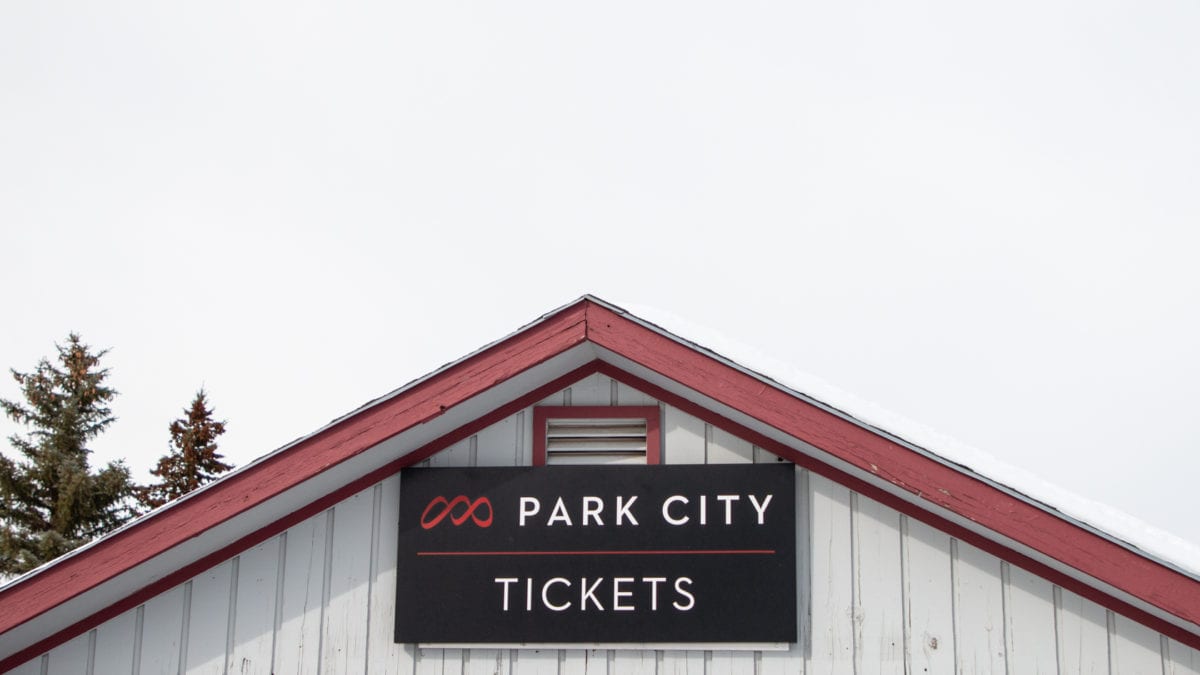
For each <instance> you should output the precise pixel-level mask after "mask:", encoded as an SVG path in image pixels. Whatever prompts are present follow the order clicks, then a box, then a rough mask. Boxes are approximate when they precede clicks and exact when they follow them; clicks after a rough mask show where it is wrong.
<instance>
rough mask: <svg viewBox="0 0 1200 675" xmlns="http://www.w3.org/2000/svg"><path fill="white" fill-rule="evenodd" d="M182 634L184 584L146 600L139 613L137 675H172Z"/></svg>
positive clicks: (176, 664)
mask: <svg viewBox="0 0 1200 675" xmlns="http://www.w3.org/2000/svg"><path fill="white" fill-rule="evenodd" d="M182 634H183V586H182V585H180V586H176V587H175V588H172V589H171V590H169V591H165V592H163V593H160V594H158V595H156V596H154V597H153V598H150V600H148V601H146V604H145V610H144V611H143V614H142V651H141V654H140V655H139V657H138V658H139V659H140V662H141V669H140V675H175V674H176V673H177V672H178V671H179V642H180V639H181V637H182Z"/></svg>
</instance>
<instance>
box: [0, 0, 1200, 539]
mask: <svg viewBox="0 0 1200 675" xmlns="http://www.w3.org/2000/svg"><path fill="white" fill-rule="evenodd" d="M1196 35H1200V5H1198V4H1197V3H1195V2H1193V1H1191V0H1180V1H1179V2H1174V3H1171V2H1155V1H1149V2H1133V1H1128V2H1054V1H1049V2H1047V1H1044V0H1039V1H1038V2H1009V3H990V4H987V5H980V4H970V3H961V2H940V3H938V2H913V3H868V2H842V3H766V2H746V3H701V2H675V3H646V2H637V3H632V2H609V3H601V4H592V5H587V6H579V5H578V3H562V2H520V3H475V2H466V1H459V2H438V3H390V2H389V3H383V2H380V3H374V2H351V3H337V4H333V3H329V4H319V3H315V2H306V1H304V0H298V1H291V2H286V3H284V2H274V3H272V2H259V3H235V2H226V1H214V2H206V3H199V4H197V3H188V4H184V3H162V2H150V1H148V0H147V1H145V2H112V3H100V4H97V3H84V2H49V1H46V0H37V1H33V0H29V1H21V0H18V1H14V2H6V3H3V4H0V255H2V258H0V287H2V288H3V289H4V291H5V292H4V309H3V316H4V317H5V318H4V321H3V330H0V366H3V367H15V368H17V369H19V370H30V369H32V368H33V366H34V364H35V363H36V361H37V359H38V358H39V357H41V356H45V355H50V354H51V353H52V352H53V343H54V342H55V341H61V340H62V339H63V338H64V337H65V335H66V334H67V332H68V331H70V330H75V331H79V332H81V333H82V334H83V336H84V339H85V340H86V341H87V342H89V343H90V344H92V345H94V346H97V347H111V348H112V351H111V353H110V354H109V356H108V357H107V358H106V360H105V363H106V364H107V365H108V366H109V367H110V368H111V369H112V378H111V381H112V383H113V384H114V386H116V387H117V388H118V389H119V390H120V391H121V396H120V398H119V399H118V400H117V402H116V404H115V410H116V412H117V414H118V415H119V417H120V420H119V422H117V423H116V425H114V426H113V428H112V429H111V431H110V432H108V433H107V434H106V435H105V436H103V437H102V438H101V439H100V440H99V441H97V442H96V444H95V447H96V455H95V459H97V460H107V459H111V458H114V457H120V456H125V457H128V460H129V463H130V464H131V466H132V467H133V468H134V470H135V473H136V474H137V475H138V476H139V477H140V478H143V479H144V478H146V477H148V473H147V472H148V469H149V468H150V466H151V465H152V464H153V462H154V461H155V459H156V458H157V457H158V456H159V455H160V454H162V453H163V452H165V451H166V449H167V439H168V434H167V424H168V423H169V422H170V420H171V419H173V418H175V417H177V416H179V415H180V414H181V412H182V408H183V407H184V406H185V405H186V404H187V403H188V401H189V400H190V398H191V396H192V395H193V394H194V392H195V390H196V389H197V388H198V387H200V386H201V385H202V384H203V385H204V386H206V387H207V389H208V391H209V393H210V397H211V401H212V402H213V404H214V405H215V406H216V408H217V412H218V414H219V415H220V416H221V417H224V418H227V419H228V420H229V432H228V433H227V434H226V435H225V436H224V437H223V443H222V447H223V449H224V451H225V452H226V453H227V455H228V456H229V457H230V458H231V459H232V460H233V461H234V462H236V463H237V464H239V465H241V464H244V463H246V462H247V461H249V460H250V459H252V458H254V457H256V456H258V455H261V454H263V453H265V452H268V451H270V450H272V449H274V448H276V447H278V446H280V445H282V444H284V443H286V442H287V441H289V440H291V439H293V438H295V437H297V436H300V435H304V434H306V433H308V432H311V431H313V430H314V429H316V428H317V427H319V426H321V425H322V424H324V423H325V422H327V421H328V420H330V419H331V418H334V417H336V416H338V415H341V414H343V413H345V412H347V411H349V410H351V409H352V408H354V407H356V406H358V405H360V404H362V403H364V402H365V401H367V400H369V399H371V398H373V397H375V396H378V395H381V394H383V393H385V392H387V391H389V390H391V389H393V388H395V387H397V386H399V385H401V384H403V383H404V382H406V381H407V380H409V379H411V378H413V377H417V376H419V375H421V374H424V373H426V372H428V371H430V370H432V369H434V368H436V367H437V366H439V365H441V364H442V363H444V362H446V361H449V360H452V359H455V358H457V357H459V356H461V355H463V354H465V353H467V352H469V351H471V350H473V349H475V348H477V347H479V346H481V345H483V344H484V343H486V342H489V341H491V340H493V339H496V338H498V337H501V336H503V335H505V334H507V333H508V332H510V331H512V330H513V329H515V328H517V327H518V326H520V325H522V324H524V323H526V322H527V321H529V320H531V319H533V318H535V317H536V316H538V315H540V314H541V313H543V312H545V311H547V310H549V309H552V308H554V307H557V306H559V305H561V304H562V303H564V302H567V301H568V300H571V299H573V298H575V297H577V296H578V295H580V294H582V293H585V292H590V293H595V294H597V295H599V296H600V297H602V298H606V299H610V300H613V301H616V302H618V303H619V302H630V303H640V304H644V305H648V306H653V307H659V308H663V309H665V310H669V311H671V312H674V313H676V314H678V315H680V316H683V317H686V318H687V319H688V320H690V321H692V322H695V323H698V324H707V325H711V326H716V327H719V329H720V330H721V331H722V332H723V333H725V334H727V335H728V336H729V337H730V338H731V339H734V340H737V341H739V342H742V343H745V344H747V345H751V346H754V347H756V348H758V349H760V350H761V351H762V352H764V353H767V354H771V355H772V356H774V357H775V358H777V359H780V360H782V361H785V362H787V363H792V364H795V365H796V366H797V367H798V368H800V369H803V370H805V371H808V372H811V373H813V374H815V375H817V376H819V377H821V378H824V379H825V380H827V381H829V382H831V383H833V384H835V385H836V386H838V387H840V388H841V389H844V390H846V391H849V392H853V393H854V394H856V395H857V396H859V397H861V398H863V399H867V400H871V401H875V402H877V403H878V404H880V405H881V406H883V407H885V408H890V409H892V410H895V411H896V412H898V413H900V414H903V415H905V416H907V417H910V418H912V419H915V420H918V421H920V422H923V423H924V424H926V425H928V426H931V427H934V428H937V429H939V430H941V431H943V432H945V433H947V434H950V435H952V436H956V437H958V438H960V439H962V440H963V441H965V442H967V443H969V444H971V445H974V446H978V447H980V448H983V449H985V450H987V451H989V452H991V453H992V454H994V455H996V456H997V457H999V458H1000V459H1002V460H1003V461H1006V462H1008V463H1011V464H1013V465H1016V466H1018V467H1024V468H1027V469H1029V470H1031V471H1033V472H1034V473H1037V474H1039V475H1041V476H1043V477H1044V478H1046V479H1047V480H1050V481H1052V482H1056V483H1059V484H1061V485H1063V486H1065V487H1067V488H1068V489H1070V490H1072V491H1074V492H1077V493H1079V494H1081V495H1083V496H1086V497H1090V498H1092V499H1096V500H1099V501H1102V502H1107V503H1109V504H1111V505H1113V506H1116V507H1118V508H1120V509H1123V510H1125V511H1128V512H1129V513H1131V514H1133V515H1135V516H1137V517H1139V518H1142V519H1143V520H1145V521H1147V522H1149V523H1152V524H1154V525H1157V526H1159V527H1162V528H1164V529H1167V530H1169V531H1172V532H1175V533H1177V534H1179V535H1181V536H1183V537H1185V538H1187V539H1190V540H1191V541H1193V542H1200V519H1197V518H1196V517H1195V514H1196V513H1197V511H1198V507H1200V497H1198V496H1197V489H1196V477H1197V476H1200V429H1198V428H1197V425H1196V424H1195V420H1196V419H1197V417H1196V412H1195V409H1196V407H1197V405H1198V404H1200V355H1198V354H1197V346H1198V345H1200V319H1198V316H1197V315H1198V312H1197V306H1198V304H1200V303H1198V301H1200V273H1198V272H1197V268H1196V265H1195V263H1194V261H1193V258H1194V257H1195V254H1196V252H1197V250H1200V247H1198V245H1197V244H1198V243H1200V242H1198V241H1197V240H1198V239H1200V235H1198V234H1197V233H1196V226H1197V223H1198V222H1200V190H1198V189H1197V188H1198V186H1200V180H1198V179H1200V131H1198V130H1200V124H1197V120H1200V77H1197V73H1200V40H1196V39H1195V36H1196ZM16 394H17V389H16V386H15V384H14V383H13V382H12V381H11V379H8V378H5V379H3V381H0V396H2V397H5V398H11V397H13V396H15V395H16ZM15 430H16V428H15V427H14V425H12V423H11V422H10V421H8V420H7V419H3V420H0V434H2V435H3V436H8V435H9V434H11V433H12V432H13V431H15ZM0 445H2V446H3V447H4V448H5V450H6V451H8V446H7V444H6V443H3V444H0Z"/></svg>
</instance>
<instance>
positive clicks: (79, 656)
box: [46, 631, 91, 675]
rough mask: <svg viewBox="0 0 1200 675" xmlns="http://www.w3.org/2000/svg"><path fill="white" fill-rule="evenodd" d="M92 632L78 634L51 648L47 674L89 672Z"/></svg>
mask: <svg viewBox="0 0 1200 675" xmlns="http://www.w3.org/2000/svg"><path fill="white" fill-rule="evenodd" d="M90 632H91V631H88V632H87V633H84V634H82V635H77V636H75V637H73V638H71V639H70V640H68V641H66V642H64V643H62V644H61V645H59V646H57V647H55V648H54V649H51V650H50V660H49V664H50V667H49V668H47V669H46V673H47V675H84V673H86V672H87V664H88V643H89V642H90V639H89V634H90Z"/></svg>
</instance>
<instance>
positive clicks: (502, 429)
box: [475, 415, 517, 466]
mask: <svg viewBox="0 0 1200 675" xmlns="http://www.w3.org/2000/svg"><path fill="white" fill-rule="evenodd" d="M476 448H477V449H476V460H475V463H476V465H477V466H516V463H517V416H516V415H510V416H508V417H505V418H504V419H502V420H500V421H499V422H496V423H495V424H493V425H491V426H489V427H487V428H486V429H483V430H482V431H480V432H479V433H478V434H477V435H476Z"/></svg>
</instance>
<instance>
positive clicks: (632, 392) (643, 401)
mask: <svg viewBox="0 0 1200 675" xmlns="http://www.w3.org/2000/svg"><path fill="white" fill-rule="evenodd" d="M656 403H658V401H657V400H656V399H655V398H654V397H652V396H650V395H649V394H643V393H642V392H640V391H638V390H637V389H634V388H633V387H630V386H629V385H627V384H624V383H622V382H617V405H655V404H656Z"/></svg>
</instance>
